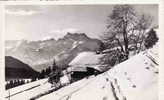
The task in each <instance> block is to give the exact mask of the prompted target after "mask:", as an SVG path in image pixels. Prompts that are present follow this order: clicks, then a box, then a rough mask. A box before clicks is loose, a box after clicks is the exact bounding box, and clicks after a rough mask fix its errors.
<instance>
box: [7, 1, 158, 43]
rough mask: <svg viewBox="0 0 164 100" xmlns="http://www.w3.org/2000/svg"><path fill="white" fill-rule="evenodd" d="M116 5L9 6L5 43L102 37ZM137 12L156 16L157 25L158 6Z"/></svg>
mask: <svg viewBox="0 0 164 100" xmlns="http://www.w3.org/2000/svg"><path fill="white" fill-rule="evenodd" d="M113 6H114V5H7V6H6V7H5V23H6V24H5V39H6V40H21V39H26V40H32V41H33V40H43V39H49V38H55V39H59V38H62V37H63V36H64V35H65V34H66V33H67V32H72V33H75V32H80V33H86V35H88V36H89V37H92V38H99V37H100V35H101V34H102V33H104V32H105V29H106V26H107V16H108V15H110V13H111V11H112V8H113ZM133 6H134V8H135V9H136V11H137V12H139V13H146V14H149V15H151V16H152V17H153V23H154V24H156V25H158V5H150V4H149V5H133Z"/></svg>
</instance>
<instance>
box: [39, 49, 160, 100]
mask: <svg viewBox="0 0 164 100" xmlns="http://www.w3.org/2000/svg"><path fill="white" fill-rule="evenodd" d="M153 50H155V49H154V48H153V49H150V50H147V51H144V52H141V53H139V54H138V55H136V56H134V57H132V58H130V59H129V60H127V61H125V62H123V63H121V64H118V65H116V66H115V67H114V68H113V69H111V70H109V71H107V72H105V73H103V74H100V75H98V76H96V77H91V78H89V79H83V80H81V81H79V82H76V83H73V84H71V85H69V86H66V87H64V88H62V89H60V90H58V91H55V92H53V93H51V94H48V95H46V96H43V97H41V98H39V100H52V99H55V100H88V99H89V100H116V99H118V100H145V99H147V100H158V87H157V86H158V85H157V84H158V73H156V72H158V65H157V64H155V63H154V62H153V61H152V60H151V59H150V58H149V57H148V55H151V56H152V57H156V56H157V55H156V53H154V52H155V51H153ZM150 51H152V52H150ZM87 54H88V53H82V55H81V57H82V58H83V57H84V58H85V57H88V56H87ZM91 55H92V53H90V55H89V57H91V58H92V56H91ZM81 57H79V58H77V59H76V60H75V61H73V62H72V63H71V64H76V63H77V61H82V62H83V60H84V59H82V58H81ZM88 59H90V58H88ZM90 61H91V60H90ZM82 64H83V63H82Z"/></svg>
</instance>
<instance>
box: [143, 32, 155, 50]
mask: <svg viewBox="0 0 164 100" xmlns="http://www.w3.org/2000/svg"><path fill="white" fill-rule="evenodd" d="M157 41H158V37H157V34H156V32H155V31H154V29H151V30H150V31H149V32H148V35H147V37H146V39H145V41H144V42H145V43H144V45H145V47H146V48H147V49H149V48H151V47H153V45H155V43H156V42H157Z"/></svg>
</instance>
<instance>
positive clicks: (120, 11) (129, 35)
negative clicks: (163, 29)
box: [103, 5, 151, 59]
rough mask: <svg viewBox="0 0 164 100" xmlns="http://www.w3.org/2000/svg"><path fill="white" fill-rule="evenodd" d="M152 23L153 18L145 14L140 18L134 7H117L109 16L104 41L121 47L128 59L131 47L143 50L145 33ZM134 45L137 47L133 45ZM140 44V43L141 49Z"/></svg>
mask: <svg viewBox="0 0 164 100" xmlns="http://www.w3.org/2000/svg"><path fill="white" fill-rule="evenodd" d="M150 23H151V17H150V16H146V15H145V14H143V15H140V16H139V15H138V14H137V13H136V11H135V9H134V8H133V6H131V5H116V6H114V7H113V10H112V13H111V14H110V15H109V16H108V20H107V25H108V26H107V32H106V33H105V34H104V36H103V39H104V40H105V42H106V43H109V44H112V43H113V44H115V46H117V47H119V48H120V50H121V52H122V53H123V54H124V56H125V57H126V59H128V56H129V49H130V48H131V46H134V47H136V50H139V49H141V45H142V42H143V39H144V33H145V31H146V29H147V28H148V27H149V26H150ZM136 30H137V31H138V32H136ZM134 43H135V45H132V44H134ZM138 43H140V46H139V47H138ZM139 51H140V50H139Z"/></svg>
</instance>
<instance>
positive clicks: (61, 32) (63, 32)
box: [49, 28, 79, 39]
mask: <svg viewBox="0 0 164 100" xmlns="http://www.w3.org/2000/svg"><path fill="white" fill-rule="evenodd" d="M67 32H70V33H76V32H79V30H78V29H75V28H66V29H62V30H51V31H50V32H49V33H50V34H51V36H53V37H54V38H55V39H59V38H62V37H63V36H65V35H66V34H67Z"/></svg>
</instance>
